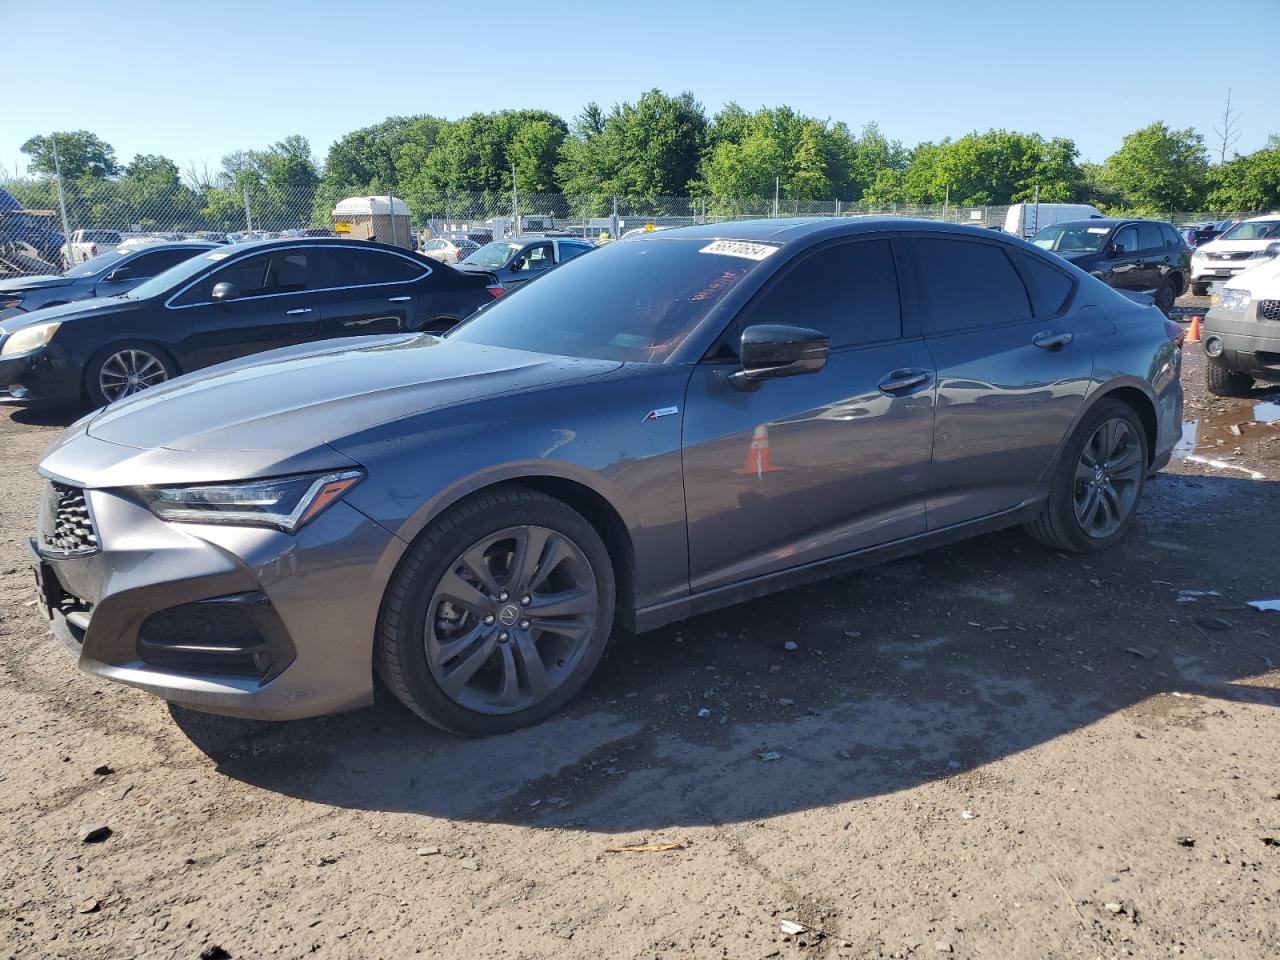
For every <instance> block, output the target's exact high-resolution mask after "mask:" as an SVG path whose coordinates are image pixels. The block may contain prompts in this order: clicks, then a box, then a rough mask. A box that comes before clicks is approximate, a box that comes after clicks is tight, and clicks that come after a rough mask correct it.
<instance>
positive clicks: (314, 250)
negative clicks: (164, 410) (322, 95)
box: [0, 238, 496, 406]
mask: <svg viewBox="0 0 1280 960" xmlns="http://www.w3.org/2000/svg"><path fill="white" fill-rule="evenodd" d="M146 249H147V250H149V249H150V248H146ZM490 282H491V279H489V278H487V277H485V276H482V275H478V274H467V273H460V272H458V271H457V270H454V269H453V268H451V267H448V266H446V265H445V264H442V263H437V262H435V261H432V260H428V259H426V258H425V257H420V256H418V255H416V254H411V253H406V252H405V251H403V250H400V249H398V248H396V247H390V246H386V245H384V244H379V243H370V242H367V241H344V240H326V239H323V238H309V239H297V240H264V241H258V242H253V243H244V244H238V245H236V246H234V247H227V246H220V247H216V248H215V249H213V250H210V251H208V252H206V253H203V254H201V255H199V256H196V257H191V258H189V259H186V260H184V261H183V262H182V263H179V264H177V265H176V266H173V267H170V268H169V269H168V270H166V271H165V272H163V273H161V274H158V275H157V276H155V277H153V278H152V279H150V280H146V281H144V282H143V283H141V284H139V285H138V286H136V287H134V288H133V289H132V290H131V291H129V292H128V293H126V294H124V295H122V296H118V297H106V298H103V297H99V298H96V299H93V300H84V301H81V302H79V303H71V304H67V305H65V306H61V307H46V308H45V309H43V310H40V311H38V312H36V313H33V314H29V315H23V316H21V317H17V318H9V319H6V320H5V321H4V322H3V324H0V402H6V401H7V402H21V403H65V404H70V403H77V402H79V401H81V400H88V401H89V402H90V403H92V404H93V405H94V406H102V405H103V404H107V403H111V402H113V401H115V400H119V399H120V398H121V397H126V396H129V395H130V394H133V393H137V392H138V391H140V390H144V389H146V388H148V387H153V386H155V385H156V384H158V383H163V382H164V381H165V380H169V379H171V378H173V377H175V376H177V375H178V374H180V373H185V372H187V371H189V370H196V369H199V368H201V367H207V366H211V365H212V364H215V363H223V362H225V361H228V360H235V359H237V358H239V357H243V356H245V355H247V354H251V353H258V352H260V351H263V350H271V349H274V348H276V347H284V346H289V345H290V344H295V343H305V342H308V341H313V340H327V339H329V338H332V337H350V336H359V335H364V336H369V335H373V334H383V333H398V332H405V331H422V330H425V331H434V332H439V331H443V330H447V329H448V328H450V327H452V326H453V325H454V324H456V323H457V322H458V321H459V320H461V319H463V318H464V317H466V316H468V315H470V314H471V313H472V312H473V311H475V310H476V309H477V308H478V307H480V306H481V305H482V304H484V303H486V302H490V301H491V300H492V299H493V297H494V296H496V294H495V293H493V292H490V291H488V290H486V289H485V288H486V284H488V283H490Z"/></svg>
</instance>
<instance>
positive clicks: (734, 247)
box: [698, 240, 778, 260]
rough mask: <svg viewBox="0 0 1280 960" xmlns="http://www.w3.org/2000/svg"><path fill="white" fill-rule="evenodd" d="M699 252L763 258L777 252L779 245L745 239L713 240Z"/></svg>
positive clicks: (748, 258)
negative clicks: (751, 241)
mask: <svg viewBox="0 0 1280 960" xmlns="http://www.w3.org/2000/svg"><path fill="white" fill-rule="evenodd" d="M698 252H699V253H718V254H720V255H721V256H725V257H742V258H744V259H746V260H763V259H764V258H765V257H767V256H769V255H770V254H773V253H777V252H778V248H777V247H771V246H769V245H768V244H765V243H747V242H746V241H745V240H713V241H712V242H711V243H708V244H707V245H706V246H705V247H703V248H702V249H701V250H699V251H698Z"/></svg>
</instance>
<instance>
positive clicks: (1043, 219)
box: [1004, 203, 1102, 240]
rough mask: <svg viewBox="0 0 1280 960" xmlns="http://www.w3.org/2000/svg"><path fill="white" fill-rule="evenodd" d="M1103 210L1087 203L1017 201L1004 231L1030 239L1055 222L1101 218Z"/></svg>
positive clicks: (1007, 218)
mask: <svg viewBox="0 0 1280 960" xmlns="http://www.w3.org/2000/svg"><path fill="white" fill-rule="evenodd" d="M1101 217H1102V211H1101V210H1099V209H1098V208H1097V207H1091V206H1090V205H1089V204H1087V203H1041V204H1035V203H1015V204H1014V205H1013V206H1011V207H1010V208H1009V212H1008V213H1007V214H1006V215H1005V218H1004V232H1005V233H1011V234H1013V235H1014V236H1015V237H1022V238H1023V239H1024V240H1029V239H1030V238H1031V237H1034V236H1035V235H1036V231H1037V230H1042V229H1044V228H1045V227H1047V226H1049V225H1050V224H1053V223H1062V222H1063V221H1064V220H1092V219H1094V218H1099V219H1100V218H1101Z"/></svg>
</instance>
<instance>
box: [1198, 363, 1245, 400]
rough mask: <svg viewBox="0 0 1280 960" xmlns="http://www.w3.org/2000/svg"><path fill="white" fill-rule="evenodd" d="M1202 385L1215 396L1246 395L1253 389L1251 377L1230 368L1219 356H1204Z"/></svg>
mask: <svg viewBox="0 0 1280 960" xmlns="http://www.w3.org/2000/svg"><path fill="white" fill-rule="evenodd" d="M1204 385H1205V388H1206V389H1207V390H1208V391H1209V392H1210V393H1212V394H1213V395H1214V396H1215V397H1246V396H1248V395H1249V393H1250V392H1251V391H1252V390H1253V377H1251V376H1249V375H1248V374H1247V373H1240V372H1239V371H1236V370H1232V369H1231V368H1230V367H1229V366H1227V362H1226V361H1225V360H1223V359H1222V358H1221V357H1205V364H1204Z"/></svg>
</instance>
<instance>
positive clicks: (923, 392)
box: [32, 218, 1182, 733]
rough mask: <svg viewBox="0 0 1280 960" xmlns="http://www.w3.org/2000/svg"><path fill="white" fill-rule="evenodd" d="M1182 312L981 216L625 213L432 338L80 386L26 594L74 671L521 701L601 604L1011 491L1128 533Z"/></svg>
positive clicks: (1083, 539)
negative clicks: (708, 220) (630, 232)
mask: <svg viewBox="0 0 1280 960" xmlns="http://www.w3.org/2000/svg"><path fill="white" fill-rule="evenodd" d="M1181 340H1182V330H1181V328H1180V327H1179V326H1178V325H1177V324H1175V323H1172V322H1171V321H1169V320H1166V319H1165V318H1164V317H1163V316H1162V315H1161V314H1160V311H1159V310H1157V309H1156V308H1155V307H1154V306H1152V305H1150V304H1138V303H1135V302H1134V301H1133V300H1131V299H1129V298H1127V297H1125V296H1122V295H1121V294H1119V293H1117V292H1116V291H1115V290H1112V289H1110V288H1109V287H1107V286H1106V285H1104V284H1102V283H1100V282H1099V281H1098V280H1096V279H1094V278H1093V277H1090V276H1089V275H1088V274H1085V273H1082V272H1081V271H1079V270H1077V269H1075V268H1074V267H1072V266H1071V265H1070V264H1068V263H1064V262H1063V261H1061V260H1059V259H1057V258H1056V257H1052V256H1050V255H1048V254H1046V253H1044V252H1042V251H1040V250H1037V249H1036V248H1035V247H1033V246H1031V245H1030V244H1028V243H1026V242H1024V241H1023V240H1020V239H1014V238H1010V237H1005V236H1003V235H1000V234H992V233H991V232H989V231H984V230H974V229H971V228H967V227H958V226H954V225H949V224H939V223H929V222H924V221H911V220H902V219H890V218H865V219H864V218H829V219H822V220H763V221H755V222H745V223H726V224H715V225H708V226H698V227H689V228H685V229H678V230H668V231H664V232H662V233H650V234H642V235H640V236H638V237H635V238H633V239H627V240H619V241H618V242H616V243H611V244H608V245H607V246H604V247H601V248H600V249H598V250H597V251H595V252H594V253H592V254H591V255H590V256H586V257H580V258H578V259H575V260H573V261H571V262H570V263H568V264H566V265H565V266H563V267H558V268H556V269H554V270H551V271H549V272H548V273H546V274H545V275H544V276H543V277H542V278H541V279H539V280H538V282H537V283H531V284H527V285H526V286H525V287H524V288H523V289H522V290H521V291H520V292H519V294H517V295H516V296H514V297H503V298H501V299H499V300H496V301H494V302H492V303H491V304H490V305H489V306H488V307H486V308H485V309H484V310H482V311H480V312H479V313H477V314H475V315H474V316H473V317H472V318H471V319H470V320H468V321H466V322H465V323H463V324H462V325H460V326H459V327H458V328H457V329H456V330H454V331H452V332H451V333H449V334H448V335H447V336H445V337H444V338H439V337H432V336H414V335H400V336H389V337H379V338H376V339H373V340H371V341H368V342H365V343H350V342H348V343H334V344H329V345H327V346H303V347H295V348H292V349H286V350H279V351H276V352H274V353H272V354H270V355H267V356H264V357H262V358H260V360H259V361H258V362H256V363H248V364H244V365H241V366H239V367H237V368H235V369H231V368H228V367H223V368H221V369H219V370H209V371H204V372H202V373H196V374H193V375H191V376H187V377H183V378H180V379H179V380H177V381H175V382H174V383H170V384H165V385H164V386H163V387H160V388H158V389H156V390H154V391H152V392H151V393H149V394H142V395H141V396H138V397H133V398H130V399H128V400H125V401H123V402H122V403H119V404H114V405H112V406H111V407H108V408H107V409H106V410H103V411H100V412H99V413H97V414H96V415H94V416H93V417H87V418H85V419H83V420H81V421H80V422H79V423H78V424H76V425H74V426H73V427H72V428H71V429H70V430H69V431H67V433H65V434H64V435H63V437H62V438H61V439H60V440H59V441H58V443H57V444H56V445H55V446H54V447H53V448H52V449H51V450H50V452H49V453H48V455H47V456H46V458H45V459H44V461H43V462H42V463H41V465H40V472H41V473H42V474H43V475H44V476H45V477H46V478H47V480H48V481H49V482H48V485H47V487H46V494H45V500H44V507H43V508H42V513H41V519H40V520H39V521H38V527H37V535H36V539H35V540H34V542H33V545H32V559H33V565H34V570H35V574H36V577H35V579H36V580H37V582H38V583H39V584H40V585H41V586H40V591H41V592H40V594H39V595H38V596H39V600H40V603H41V605H42V606H41V609H42V612H43V613H44V615H45V616H46V617H47V618H48V619H49V621H50V622H51V625H52V627H53V629H54V630H55V632H57V633H58V634H59V636H61V637H62V638H63V640H64V641H66V646H67V647H68V648H69V649H71V650H72V651H74V653H75V655H76V656H77V657H78V658H79V663H80V667H81V668H82V669H84V670H86V671H88V672H90V673H93V674H95V675H97V676H99V677H102V678H106V679H111V680H115V681H118V682H122V683H127V684H131V685H133V686H136V687H140V688H142V689H143V690H148V691H150V692H152V693H155V694H158V695H160V696H162V697H165V698H167V699H169V700H171V701H173V702H176V703H180V704H186V705H188V706H192V707H195V708H197V709H199V710H205V711H210V712H214V713H228V714H237V715H241V716H249V717H260V718H275V719H286V718H292V717H302V716H308V715H313V714H319V713H326V712H331V711H334V710H341V709H346V708H350V707H355V706H360V705H363V704H367V703H370V702H371V701H372V699H373V691H374V672H375V670H376V671H377V672H378V673H379V674H381V676H382V677H383V678H384V679H385V681H386V683H387V685H388V687H390V689H391V690H392V691H393V692H394V693H395V694H396V696H398V697H400V698H401V699H402V700H403V701H404V702H405V703H406V704H407V705H408V706H409V707H410V708H412V709H413V710H415V711H416V712H417V713H419V714H420V715H421V716H423V717H425V718H426V719H428V720H430V721H432V722H434V723H437V724H439V725H441V726H443V727H446V728H448V729H450V730H456V731H462V732H467V733H496V732H500V731H503V730H511V729H513V728H516V727H519V726H523V725H525V724H529V723H533V722H535V721H538V720H540V719H542V718H544V717H547V716H549V715H550V714H551V713H552V712H554V711H555V710H557V709H558V708H559V707H561V706H563V705H564V704H565V703H566V702H567V701H568V700H569V698H570V697H572V696H573V695H574V693H575V692H577V691H578V690H580V689H581V688H582V686H583V685H584V684H585V683H586V682H587V679H588V677H589V676H590V675H591V672H592V670H593V669H594V668H595V666H596V664H597V663H598V662H599V660H600V657H601V654H602V653H603V651H604V649H605V645H606V643H607V642H608V640H609V637H610V635H611V634H612V633H613V632H614V630H615V628H623V629H630V630H634V631H644V630H648V629H652V628H654V627H658V626H661V625H663V624H666V623H670V622H672V621H674V620H677V619H680V618H682V617H688V616H692V615H694V614H699V613H705V612H707V611H710V610H714V609H716V608H718V607H721V606H724V605H726V604H729V603H734V602H736V601H740V600H744V599H748V598H753V597H759V596H762V595H764V594H766V593H769V592H772V591H777V590H784V589H788V588H792V587H795V586H797V585H799V584H803V583H807V582H809V581H812V580H815V579H817V578H819V577H823V576H828V575H831V574H833V573H837V572H840V571H844V570H848V569H849V568H851V567H854V566H858V565H862V564H867V563H871V562H874V561H876V560H879V559H884V558H888V557H896V556H901V555H902V554H905V553H910V552H914V551H917V550H923V549H925V548H927V547H930V546H934V545H938V544H942V543H947V542H950V541H953V540H957V539H960V538H962V537H968V536H973V535H975V534H978V533H983V532H987V531H991V530H994V529H997V528H1000V527H1006V526H1011V525H1015V524H1026V525H1027V527H1028V529H1029V530H1030V532H1031V533H1032V535H1034V536H1035V537H1037V538H1038V539H1040V540H1042V541H1044V542H1045V543H1047V544H1050V545H1051V546H1052V547H1053V548H1055V549H1057V550H1071V551H1079V552H1089V551H1096V550H1102V549H1104V548H1106V547H1108V546H1111V545H1112V544H1114V543H1116V542H1117V541H1118V540H1120V539H1121V538H1122V537H1124V535H1125V532H1126V531H1127V530H1128V529H1129V528H1130V526H1131V525H1132V523H1133V521H1134V517H1135V514H1136V512H1137V510H1138V505H1139V502H1140V500H1141V498H1142V492H1143V488H1144V485H1145V483H1146V480H1147V477H1148V476H1149V474H1150V473H1151V472H1152V471H1155V470H1158V469H1159V468H1160V467H1161V466H1163V465H1164V463H1166V462H1167V461H1168V459H1169V457H1170V454H1171V451H1172V449H1173V446H1174V444H1175V442H1176V441H1177V439H1178V438H1179V436H1180V434H1181V427H1182V388H1181V384H1180V380H1179V373H1180V370H1181V352H1180V349H1179V348H1180V344H1181ZM1039 562H1042V561H1041V559H1040V558H1039V557H1038V556H1037V557H1029V558H1028V563H1031V564H1035V563H1039ZM854 588H856V585H854V587H850V586H849V585H845V586H843V587H840V586H837V587H836V589H854ZM921 590H922V596H926V595H927V593H928V584H927V582H922V584H921ZM753 642H755V641H753ZM758 642H764V641H762V640H761V641H758ZM633 653H634V654H635V655H636V656H640V655H641V654H640V653H639V647H635V646H632V647H630V648H629V652H628V656H630V655H632V654H633ZM724 653H725V656H733V655H734V653H733V650H732V648H731V647H730V646H726V649H725V651H724ZM95 709H100V706H99V707H95ZM121 709H128V708H127V707H125V706H124V705H122V706H121Z"/></svg>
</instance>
